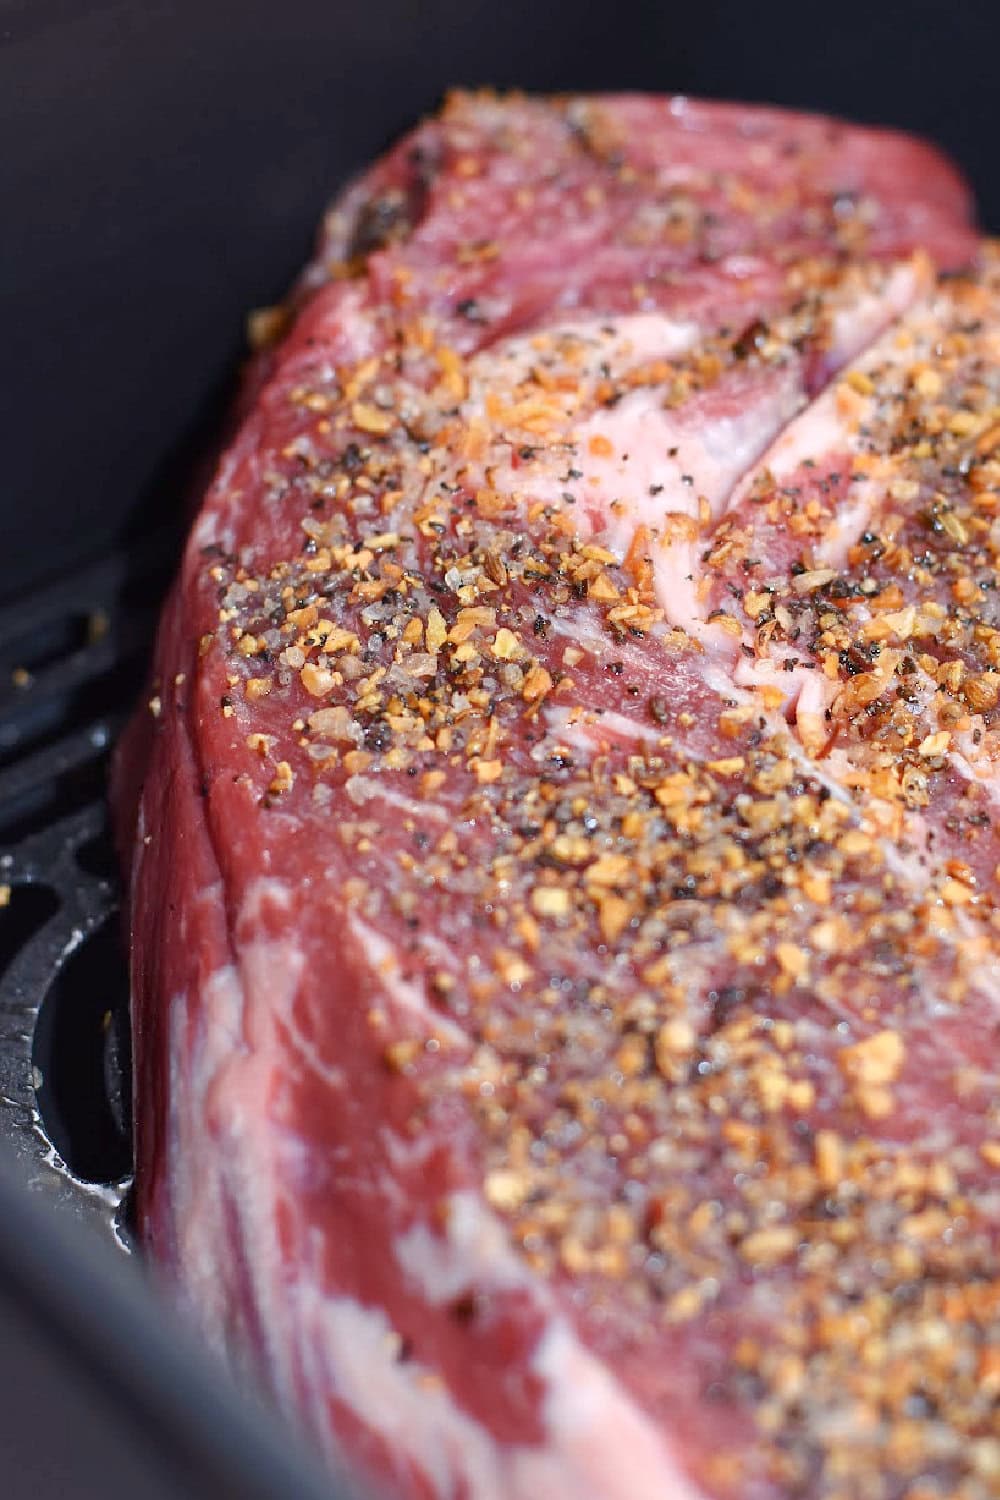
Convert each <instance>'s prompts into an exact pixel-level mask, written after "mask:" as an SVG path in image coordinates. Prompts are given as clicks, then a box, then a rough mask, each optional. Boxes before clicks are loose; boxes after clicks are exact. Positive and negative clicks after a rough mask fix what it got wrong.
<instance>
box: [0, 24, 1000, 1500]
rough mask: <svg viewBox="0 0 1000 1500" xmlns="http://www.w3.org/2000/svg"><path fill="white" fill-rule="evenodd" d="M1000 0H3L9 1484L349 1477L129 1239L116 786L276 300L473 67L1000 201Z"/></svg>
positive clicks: (174, 1485) (2, 1482)
mask: <svg viewBox="0 0 1000 1500" xmlns="http://www.w3.org/2000/svg"><path fill="white" fill-rule="evenodd" d="M998 36H1000V15H995V14H994V7H993V6H991V5H989V4H987V3H985V0H983V3H968V4H965V5H962V6H956V7H953V8H952V10H951V11H950V12H949V16H948V20H947V24H946V25H943V24H942V16H941V11H940V7H939V6H938V5H936V4H932V3H931V0H910V3H894V4H884V5H880V6H871V5H870V4H863V3H860V0H847V3H845V4H841V5H839V6H835V7H830V8H829V13H826V12H823V11H822V10H820V11H817V10H816V8H815V7H804V6H802V5H801V3H797V4H792V3H789V4H782V5H770V6H769V5H767V4H766V3H765V4H763V5H756V6H748V5H742V6H736V5H734V4H726V3H724V0H704V3H702V4H700V5H697V6H692V5H691V4H690V3H688V4H685V5H680V4H677V3H671V0H624V3H620V4H618V5H615V6H611V7H601V6H589V7H588V6H579V5H569V4H568V3H567V4H560V3H556V0H551V3H550V0H508V3H507V4H505V5H503V6H500V5H497V4H495V3H493V0H489V3H486V0H465V3H464V4H462V5H461V6H458V5H456V4H454V3H453V0H369V3H368V4H366V5H352V4H348V3H346V0H343V3H339V4H338V3H337V0H325V3H320V0H286V3H285V4H283V5H280V6H278V5H273V4H271V3H267V0H243V3H242V4H233V3H224V0H201V3H196V0H188V3H183V0H148V3H144V0H138V3H129V0H0V121H2V135H0V205H2V207H0V215H2V230H0V296H2V297H3V299H4V318H3V322H2V325H0V411H2V413H3V416H2V420H0V444H2V447H0V452H2V455H3V463H2V468H0V494H2V497H3V498H2V501H0V505H2V510H0V538H2V545H0V1493H2V1494H3V1495H4V1497H5V1500H20V1497H21V1496H25V1497H26V1496H32V1497H36V1500H47V1497H50V1496H52V1497H54V1496H56V1495H58V1496H60V1497H65V1496H70V1497H81V1500H89V1497H98V1496H99V1497H101V1500H111V1497H115V1496H117V1495H119V1494H120V1495H122V1496H124V1495H129V1496H137V1495H142V1496H143V1500H161V1497H162V1500H168V1497H182V1496H183V1497H198V1496H205V1497H208V1496H210V1495H211V1496H213V1497H219V1496H232V1497H234V1500H235V1497H239V1500H257V1497H260V1500H264V1497H278V1496H281V1497H300V1496H301V1497H303V1500H308V1497H310V1496H313V1495H316V1496H319V1495H326V1496H327V1500H335V1497H336V1496H337V1495H338V1494H341V1493H342V1492H341V1491H340V1489H339V1487H338V1486H337V1485H336V1483H335V1482H334V1481H331V1480H329V1479H328V1478H324V1477H320V1476H319V1475H318V1470H317V1469H315V1468H314V1467H313V1464H312V1460H311V1458H310V1456H309V1455H308V1454H306V1452H305V1451H304V1448H301V1447H300V1445H299V1444H298V1442H297V1441H296V1440H295V1439H294V1438H293V1437H292V1436H291V1435H290V1433H289V1431H288V1430H287V1429H286V1428H285V1427H284V1426H283V1425H282V1424H281V1423H280V1422H279V1421H278V1420H277V1419H276V1418H274V1417H273V1416H272V1415H271V1414H270V1413H268V1414H266V1415H264V1416H262V1414H261V1411H260V1408H259V1405H258V1404H257V1402H256V1400H255V1398H254V1397H253V1396H252V1395H251V1394H248V1393H246V1392H243V1391H241V1392H237V1391H236V1389H235V1387H234V1385H233V1384H232V1383H231V1381H230V1380H229V1378H228V1377H227V1376H226V1375H224V1374H223V1373H222V1371H221V1369H219V1368H217V1367H216V1366H215V1365H214V1364H213V1363H212V1361H211V1360H210V1359H209V1358H208V1357H207V1356H206V1354H205V1353H204V1351H202V1350H201V1349H199V1348H198V1346H197V1338H196V1335H195V1333H193V1332H189V1333H188V1334H187V1335H186V1336H181V1335H178V1334H177V1333H176V1331H175V1329H174V1328H173V1326H172V1320H171V1319H169V1318H168V1317H167V1316H166V1315H165V1313H164V1304H163V1301H162V1299H161V1297H160V1296H159V1295H158V1294H157V1293H156V1292H155V1291H154V1290H151V1289H150V1285H149V1281H148V1279H147V1277H146V1276H145V1274H144V1273H143V1272H142V1271H141V1268H140V1263H141V1257H140V1256H139V1255H138V1254H137V1253H136V1252H135V1251H134V1250H133V1249H132V1248H131V1239H130V1229H129V1185H130V1177H129V1173H130V1163H131V1147H130V1140H129V1114H130V1099H129V1033H128V993H127V981H126V973H125V965H124V959H123V956H122V953H121V947H120V933H119V890H118V882H117V872H116V869H115V863H114V859H113V855H112V850H111V846H110V842H109V837H108V828H107V819H106V814H105V806H104V797H105V781H106V772H107V757H108V752H109V747H110V746H111V745H112V743H113V741H114V738H115V735H116V734H117V732H118V730H119V728H120V726H121V724H122V722H123V720H124V718H125V716H126V714H127V712H128V711H129V708H130V706H131V705H132V704H133V702H134V701H135V699H136V697H137V695H138V694H139V692H140V691H141V686H142V681H143V672H144V666H145V661H146V658H147V654H148V651H149V647H150V642H151V636H152V631H153V628H154V625H155V618H156V613H157V608H158V605H159V602H160V599H161V597H162V593H163V589H164V587H165V586H166V583H167V581H168V579H169V577H170V574H171V571H172V569H173V567H174V564H175V561H176V556H177V552H178V548H179V545H180V540H181V537H182V533H183V525H184V518H185V515H186V514H188V513H189V505H190V500H191V497H192V495H196V492H197V485H198V482H199V475H200V474H203V473H204V470H205V466H206V463H208V462H210V460H211V452H212V439H213V433H217V432H218V431H219V430H220V427H221V423H222V417H223V414H224V411H225V405H226V396H227V391H228V390H229V389H230V388H231V381H232V377H233V373H234V371H235V368H236V364H237V361H238V358H239V355H240V352H241V347H242V327H243V318H244V315H245V313H246V312H247V310H248V309H250V308H251V307H253V306H255V305H260V304H262V303H267V302H269V301H272V300H274V299H275V298H276V297H278V296H280V294H281V292H282V290H283V289H284V287H285V286H286V285H287V284H288V283H289V281H290V280H291V279H292V277H293V276H294V274H295V272H296V270H297V268H298V267H299V265H300V264H301V263H302V262H303V260H304V258H305V256H306V253H307V251H308V247H309V242H310V237H311V234H312V232H313V228H314V226H315V224H316V223H317V221H318V219H319V215H320V213H321V210H322V208H323V205H324V203H325V202H326V201H327V200H328V198H329V197H330V196H331V194H332V192H333V191H334V190H335V189H336V187H337V186H338V185H339V184H340V183H341V182H343V181H344V179H345V178H346V177H347V176H349V175H350V173H351V172H352V171H354V170H356V169H358V168H359V167H360V166H362V165H363V164H364V163H365V162H366V161H367V160H369V159H370V158H371V157H372V156H373V155H375V154H376V153H377V152H378V151H379V150H380V149H381V148H382V147H383V146H384V145H386V144H387V143H388V142H389V141H390V140H391V139H392V137H393V136H394V135H395V134H398V133H399V132H400V131H401V130H403V129H404V128H405V127H406V126H407V125H408V124H409V123H411V122H412V121H413V120H414V119H415V118H416V117H417V116H418V115H420V114H421V113H423V112H424V111H426V110H427V109H428V108H431V107H433V105H434V103H435V102H436V100H437V99H438V98H439V97H440V95H441V93H442V92H443V91H444V89H446V88H447V87H448V86H450V85H451V84H454V83H463V84H486V83H491V84H496V85H500V86H515V85H519V86H521V87H526V88H531V89H546V90H553V89H555V90H564V89H602V88H604V89H609V88H610V89H617V88H641V89H655V90H672V91H683V92H689V93H694V94H702V95H709V96H714V97H731V98H740V99H760V100H768V101H770V102H775V103H782V104H788V105H792V106H798V107H801V108H810V109H826V110H829V111H832V112H837V113H842V114H845V115H849V116H853V117H855V118H858V119H862V120H870V121H874V122H882V123H889V124H895V125H899V126H903V127H907V128H910V129H914V130H917V131H920V132H923V133H925V134H928V135H930V136H932V137H935V138H936V139H937V140H938V141H939V142H940V143H941V144H943V145H944V146H945V147H946V148H947V149H949V150H950V151H951V152H952V154H953V155H954V156H955V157H956V158H957V159H958V161H959V162H960V163H961V164H962V165H963V166H964V167H965V169H966V171H967V172H968V173H969V175H970V176H971V178H972V180H973V183H974V186H975V187H976V189H977V191H978V194H979V199H980V204H981V207H982V210H983V217H984V220H985V222H986V223H987V224H994V225H995V224H1000V165H998V161H997V157H996V152H995V144H994V143H995V140H996V136H997V129H996V127H997V123H998V120H997V109H996V105H995V102H994V101H995V97H996V93H995V80H994V77H993V61H992V59H993V58H994V57H995V55H996V41H997V39H998Z"/></svg>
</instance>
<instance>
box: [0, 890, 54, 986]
mask: <svg viewBox="0 0 1000 1500" xmlns="http://www.w3.org/2000/svg"><path fill="white" fill-rule="evenodd" d="M2 882H3V871H2V869H0V899H3V900H5V901H6V905H4V906H0V975H2V974H5V973H6V972H7V970H8V969H9V967H10V965H11V964H12V963H13V961H14V959H15V958H16V957H17V955H18V954H19V953H20V951H21V949H22V948H23V947H24V946H25V944H27V943H28V942H30V941H31V939H32V938H33V937H34V935H35V933H36V932H39V931H40V930H41V928H43V927H44V926H45V924H46V922H47V921H48V920H49V919H50V918H51V917H54V916H55V914H56V912H57V911H58V910H59V897H58V896H57V895H56V893H55V891H53V890H50V889H49V887H48V886H47V885H34V884H31V885H27V884H26V885H4V884H3V883H2Z"/></svg>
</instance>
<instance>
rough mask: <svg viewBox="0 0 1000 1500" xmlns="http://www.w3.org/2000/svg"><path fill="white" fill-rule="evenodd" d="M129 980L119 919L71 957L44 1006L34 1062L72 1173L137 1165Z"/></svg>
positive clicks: (56, 1141) (44, 1106) (46, 1117)
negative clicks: (133, 1142) (134, 1162)
mask: <svg viewBox="0 0 1000 1500" xmlns="http://www.w3.org/2000/svg"><path fill="white" fill-rule="evenodd" d="M129 1040H130V1038H129V1026H128V978H127V974H126V970H125V962H124V958H123V955H122V951H121V945H120V942H119V938H118V924H117V920H116V919H115V918H112V919H111V920H110V921H108V922H106V923H105V924H104V926H103V927H100V928H98V930H97V931H96V932H95V933H94V934H93V936H92V937H90V938H89V939H88V940H87V941H86V942H85V943H84V944H83V945H82V946H81V947H80V948H78V949H77V950H76V952H75V953H74V954H73V955H72V956H71V957H70V958H69V959H68V960H67V962H66V963H65V964H64V966H63V967H62V969H61V970H60V972H59V973H58V974H57V976H56V978H55V979H54V981H53V983H52V985H51V986H50V988H49V991H48V993H47V994H46V997H45V1000H44V1001H43V1003H42V1008H41V1012H40V1014H39V1017H38V1024H37V1025H36V1027H35V1040H34V1049H33V1054H32V1061H33V1063H34V1066H35V1070H36V1071H35V1093H36V1100H37V1104H38V1111H39V1114H40V1115H41V1119H42V1124H43V1125H44V1127H45V1131H46V1134H47V1135H48V1137H49V1140H50V1141H51V1142H52V1144H53V1146H54V1147H55V1148H56V1150H57V1151H58V1153H59V1155H60V1156H61V1157H62V1159H63V1161H64V1162H65V1163H66V1165H67V1167H68V1168H69V1170H70V1171H71V1172H72V1173H73V1174H74V1176H76V1177H79V1178H81V1179H83V1180H84V1181H85V1182H103V1183H115V1182H120V1181H121V1179H122V1178H123V1177H124V1176H125V1175H126V1174H127V1172H128V1171H129V1168H130V1166H131V1160H132V1149H131V1142H130V1140H129V1121H130V1119H131V1060H130V1049H129Z"/></svg>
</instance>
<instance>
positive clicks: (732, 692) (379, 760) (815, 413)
mask: <svg viewBox="0 0 1000 1500" xmlns="http://www.w3.org/2000/svg"><path fill="white" fill-rule="evenodd" d="M998 314H1000V257H998V255H997V254H996V252H994V250H993V249H992V248H991V247H989V246H985V247H983V246H981V245H980V244H979V243H978V242H977V240H976V238H975V235H974V232H973V230H972V229H971V227H970V219H969V206H968V201H967V197H966V194H965V191H964V188H963V186H962V184H961V182H960V180H959V179H958V178H957V177H956V176H955V174H954V173H953V172H952V170H951V169H950V167H949V166H948V165H947V164H946V163H944V162H943V161H942V160H941V159H940V158H939V157H938V156H936V155H935V154H934V153H933V152H932V151H931V150H930V149H929V148H927V147H925V146H922V145H920V144H918V143H915V142H913V141H911V140H909V139H907V138H905V137H900V136H895V135H892V134H889V133H886V132H876V131H869V130H863V129H858V128H854V127H848V126H844V125H841V124H838V123H834V122H831V121H828V120H824V119H819V118H813V117H808V116H798V115H788V114H782V113H779V112H776V111H769V110H763V109H751V108H743V107H736V106H726V105H703V104H697V103H693V102H690V101H688V100H685V99H656V98H635V97H627V98H626V97H622V98H596V99H565V100H556V101H548V102H546V101H532V100H525V99H521V98H504V99H498V98H496V97H494V96H492V95H457V96H455V97H453V98H451V99H450V100H449V101H448V103H447V104H446V106H445V108H444V110H443V112H442V113H441V114H440V115H439V116H438V117H437V118H435V119H433V120H431V121H429V122H427V123H426V124H424V125H422V126H421V127H420V128H419V129H418V130H416V131H415V132H414V133H413V134H412V135H411V136H410V137H409V138H408V139H406V140H405V141H403V142H402V143H401V144H400V145H399V146H398V147H396V148H395V150H393V151H392V152H391V153H390V155H389V156H388V157H387V158H386V159H385V160H384V161H382V162H381V163H379V164H378V165H376V166H375V167H374V168H373V169H372V170H371V171H370V172H369V173H368V174H367V175H365V176H364V177H362V178H361V179H360V180H359V181H358V182H357V183H356V184H355V185H354V186H353V187H351V188H350V189H348V191H347V192H346V193H345V194H344V195H343V197H342V198H341V199H340V200H339V201H338V202H337V203H336V204H335V205H334V207H333V209H332V210H331V212H330V213H329V215H328V216H327V219H326V221H325V224H324V228H323V232H322V235H321V238H320V244H319V249H318V252H317V254H316V257H315V259H314V261H313V263H312V264H311V266H310V267H309V269H308V270H307V271H306V273H305V274H304V276H303V278H302V279H301V281H300V283H299V285H298V287H297V288H296V291H295V292H294V294H293V295H292V297H291V298H290V299H289V303H288V305H287V307H286V308H285V309H284V310H283V312H282V313H281V314H280V315H279V314H275V315H273V316H271V317H269V318H267V319H262V320H258V325H257V326H258V331H263V333H265V334H266V335H268V336H269V337H270V338H271V342H270V344H269V346H268V347H267V348H265V349H263V350H262V351H261V352H259V353H258V354H257V356H256V359H255V362H254V365H253V367H252V369H251V372H250V376H249V385H248V389H247V394H246V395H245V398H244V413H245V415H244V416H243V418H242V421H241V425H240V426H239V429H238V431H237V433H236V435H235V437H234V439H233V441H232V442H231V443H230V445H229V446H228V448H227V449H226V451H225V452H224V453H223V455H222V457H221V459H220V462H219V466H218V470H217V473H216V476H215V479H214V482H213V484H212V486H211V488H210V490H209V492H208V494H207V495H206V497H205V499H204V503H203V506H202V509H201V512H200V514H199V516H198V519H197V521H196V523H195V526H194V529H193V532H192V535H191V539H190V542H189V545H188V548H187V552H186V555H185V558H184V562H183V567H182V570H181V574H180V577H179V579H178V582H177V584H176V587H175V589H174V592H173V595H172V598H171V601H170V603H169V606H168V608H167V611H166V614H165V617H164V621H163V625H162V629H161V633H160V638H159V643H158V646H157V654H156V662H155V674H156V676H155V682H154V685H153V687H152V688H151V691H150V695H149V698H150V702H149V704H148V705H144V706H143V709H142V711H141V713H140V714H139V715H138V716H137V719H136V721H135V723H134V724H133V726H132V728H131V730H130V732H129V735H128V736H127V738H126V741H125V744H124V746H123V749H122V751H121V753H120V756H119V762H118V768H117V775H116V788H115V799H116V805H117V808H118V811H119V824H120V828H121V830H122V841H123V844H124V845H126V846H127V849H128V858H129V865H130V893H131V895H130V901H131V934H132V964H133V994H134V1030H135V1051H136V1068H137V1073H136V1099H137V1140H138V1161H137V1185H138V1196H139V1217H140V1226H141V1231H142V1234H143V1237H144V1239H145V1242H146V1245H147V1247H148V1250H149V1253H150V1255H151V1256H152V1257H153V1258H154V1259H155V1260H156V1261H158V1262H160V1263H161V1264H162V1266H163V1267H164V1268H165V1269H166V1270H167V1271H168V1273H169V1274H170V1276H171V1277H172V1278H173V1280H174V1282H175V1284H176V1286H177V1287H178V1289H179V1291H180V1292H181V1294H182V1297H183V1299H184V1301H185V1302H186V1304H187V1305H188V1306H189V1307H190V1308H191V1309H192V1310H193V1311H194V1313H195V1315H196V1316H197V1318H198V1319H199V1321H200V1325H201V1326H202V1328H204V1329H205V1331H206V1333H207V1335H208V1336H209V1337H210V1338H211V1339H212V1340H213V1341H214V1342H216V1343H218V1344H220V1345H224V1346H228V1347H230V1348H232V1349H234V1350H236V1351H239V1352H240V1354H241V1355H245V1354H246V1353H249V1354H250V1355H251V1356H252V1357H253V1358H254V1359H255V1360H256V1361H257V1362H258V1364H259V1365H260V1368H261V1369H262V1370H263V1372H264V1373H265V1375H266V1377H267V1379H268V1380H269V1382H270V1384H271V1386H272V1388H273V1390H274V1392H275V1394H276V1396H277V1398H278V1399H279V1400H280V1402H281V1403H282V1404H283V1405H284V1406H285V1407H286V1408H287V1409H289V1410H290V1411H292V1412H293V1413H295V1414H296V1415H297V1417H298V1419H299V1420H300V1421H301V1423H302V1425H303V1426H304V1427H305V1428H306V1429H307V1430H309V1431H310V1432H311V1434H312V1435H313V1437H314V1438H315V1439H317V1440H318V1441H319V1442H320V1443H321V1444H322V1445H323V1446H324V1447H325V1449H326V1450H327V1451H328V1452H329V1453H330V1455H331V1458H334V1459H336V1461H337V1462H338V1463H343V1464H346V1465H347V1467H348V1468H349V1470H350V1471H351V1472H353V1473H354V1474H355V1475H356V1476H357V1477H358V1478H359V1479H360V1480H362V1481H363V1482H364V1483H365V1484H366V1485H367V1486H368V1487H369V1488H370V1489H371V1491H372V1493H374V1494H385V1495H386V1496H394V1497H406V1500H417V1497H420V1500H431V1497H448V1500H460V1497H461V1500H466V1497H467V1500H539V1497H545V1500H701V1497H706V1500H707V1497H712V1500H736V1497H739V1500H778V1497H788V1500H790V1497H796V1500H805V1497H809V1500H862V1497H864V1500H904V1497H906V1500H931V1497H942V1500H943V1497H948V1500H985V1497H988V1496H995V1495H996V1494H997V1493H998V1490H1000V1423H998V1418H997V1398H998V1393H1000V1311H998V1310H1000V1262H998V1226H1000V1198H998V1195H997V1189H996V1173H997V1169H998V1167H1000V1103H998V1089H997V1085H998V1077H997V1073H998V1067H997V1061H996V1049H995V1035H996V1030H997V1018H998V1002H1000V968H998V931H997V922H996V917H995V890H996V880H997V872H998V869H1000V837H998V833H997V831H996V827H995V824H996V817H997V803H998V797H1000V793H998V776H997V771H996V767H995V763H994V760H995V756H996V755H997V752H998V746H1000V740H998V733H997V728H996V727H995V720H996V710H997V703H998V697H1000V692H998V689H1000V675H998V669H1000V605H998V603H997V597H996V588H997V577H998V575H997V551H998V548H1000V530H998V522H997V518H996V512H997V505H998V495H1000V358H998V356H1000V316H998Z"/></svg>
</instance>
